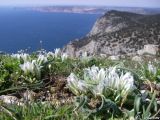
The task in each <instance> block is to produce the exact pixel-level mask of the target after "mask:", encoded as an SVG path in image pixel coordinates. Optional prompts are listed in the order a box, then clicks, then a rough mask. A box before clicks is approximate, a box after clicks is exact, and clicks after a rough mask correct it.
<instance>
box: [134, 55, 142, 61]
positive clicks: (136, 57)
mask: <svg viewBox="0 0 160 120" xmlns="http://www.w3.org/2000/svg"><path fill="white" fill-rule="evenodd" d="M132 60H133V61H136V62H142V58H141V57H140V56H134V57H133V58H132Z"/></svg>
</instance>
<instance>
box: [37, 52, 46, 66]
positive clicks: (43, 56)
mask: <svg viewBox="0 0 160 120" xmlns="http://www.w3.org/2000/svg"><path fill="white" fill-rule="evenodd" d="M47 61H48V60H47V57H46V56H45V55H42V54H40V55H38V59H37V63H38V64H39V65H41V64H42V63H45V62H47Z"/></svg>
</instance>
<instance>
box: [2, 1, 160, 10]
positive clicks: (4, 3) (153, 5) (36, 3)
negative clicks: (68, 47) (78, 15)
mask: <svg viewBox="0 0 160 120" xmlns="http://www.w3.org/2000/svg"><path fill="white" fill-rule="evenodd" d="M48 5H50V6H51V5H91V6H93V5H94V6H127V7H150V8H160V0H0V6H48Z"/></svg>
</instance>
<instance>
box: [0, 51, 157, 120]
mask: <svg viewBox="0 0 160 120" xmlns="http://www.w3.org/2000/svg"><path fill="white" fill-rule="evenodd" d="M159 91H160V61H159V58H156V59H154V60H153V59H152V60H146V59H145V60H143V62H135V61H132V60H130V59H129V58H128V59H122V60H109V59H106V58H98V57H88V56H87V55H86V53H84V54H82V57H80V58H69V57H68V56H67V54H65V53H62V52H61V51H60V50H59V49H56V50H55V52H54V53H53V52H46V51H44V50H41V51H38V52H35V53H32V54H27V53H23V52H20V53H17V54H12V55H9V54H4V55H0V119H1V120H12V119H13V120H32V119H33V120H84V119H86V120H108V119H110V120H113V119H114V120H116V119H117V120H121V119H122V120H123V119H128V120H134V119H137V120H141V119H142V120H146V119H156V118H160V92H159Z"/></svg>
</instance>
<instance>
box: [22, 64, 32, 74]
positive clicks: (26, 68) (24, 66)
mask: <svg viewBox="0 0 160 120" xmlns="http://www.w3.org/2000/svg"><path fill="white" fill-rule="evenodd" d="M20 68H21V69H22V70H23V71H24V72H25V73H28V72H31V73H33V72H34V63H33V62H25V63H24V64H22V65H20Z"/></svg>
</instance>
